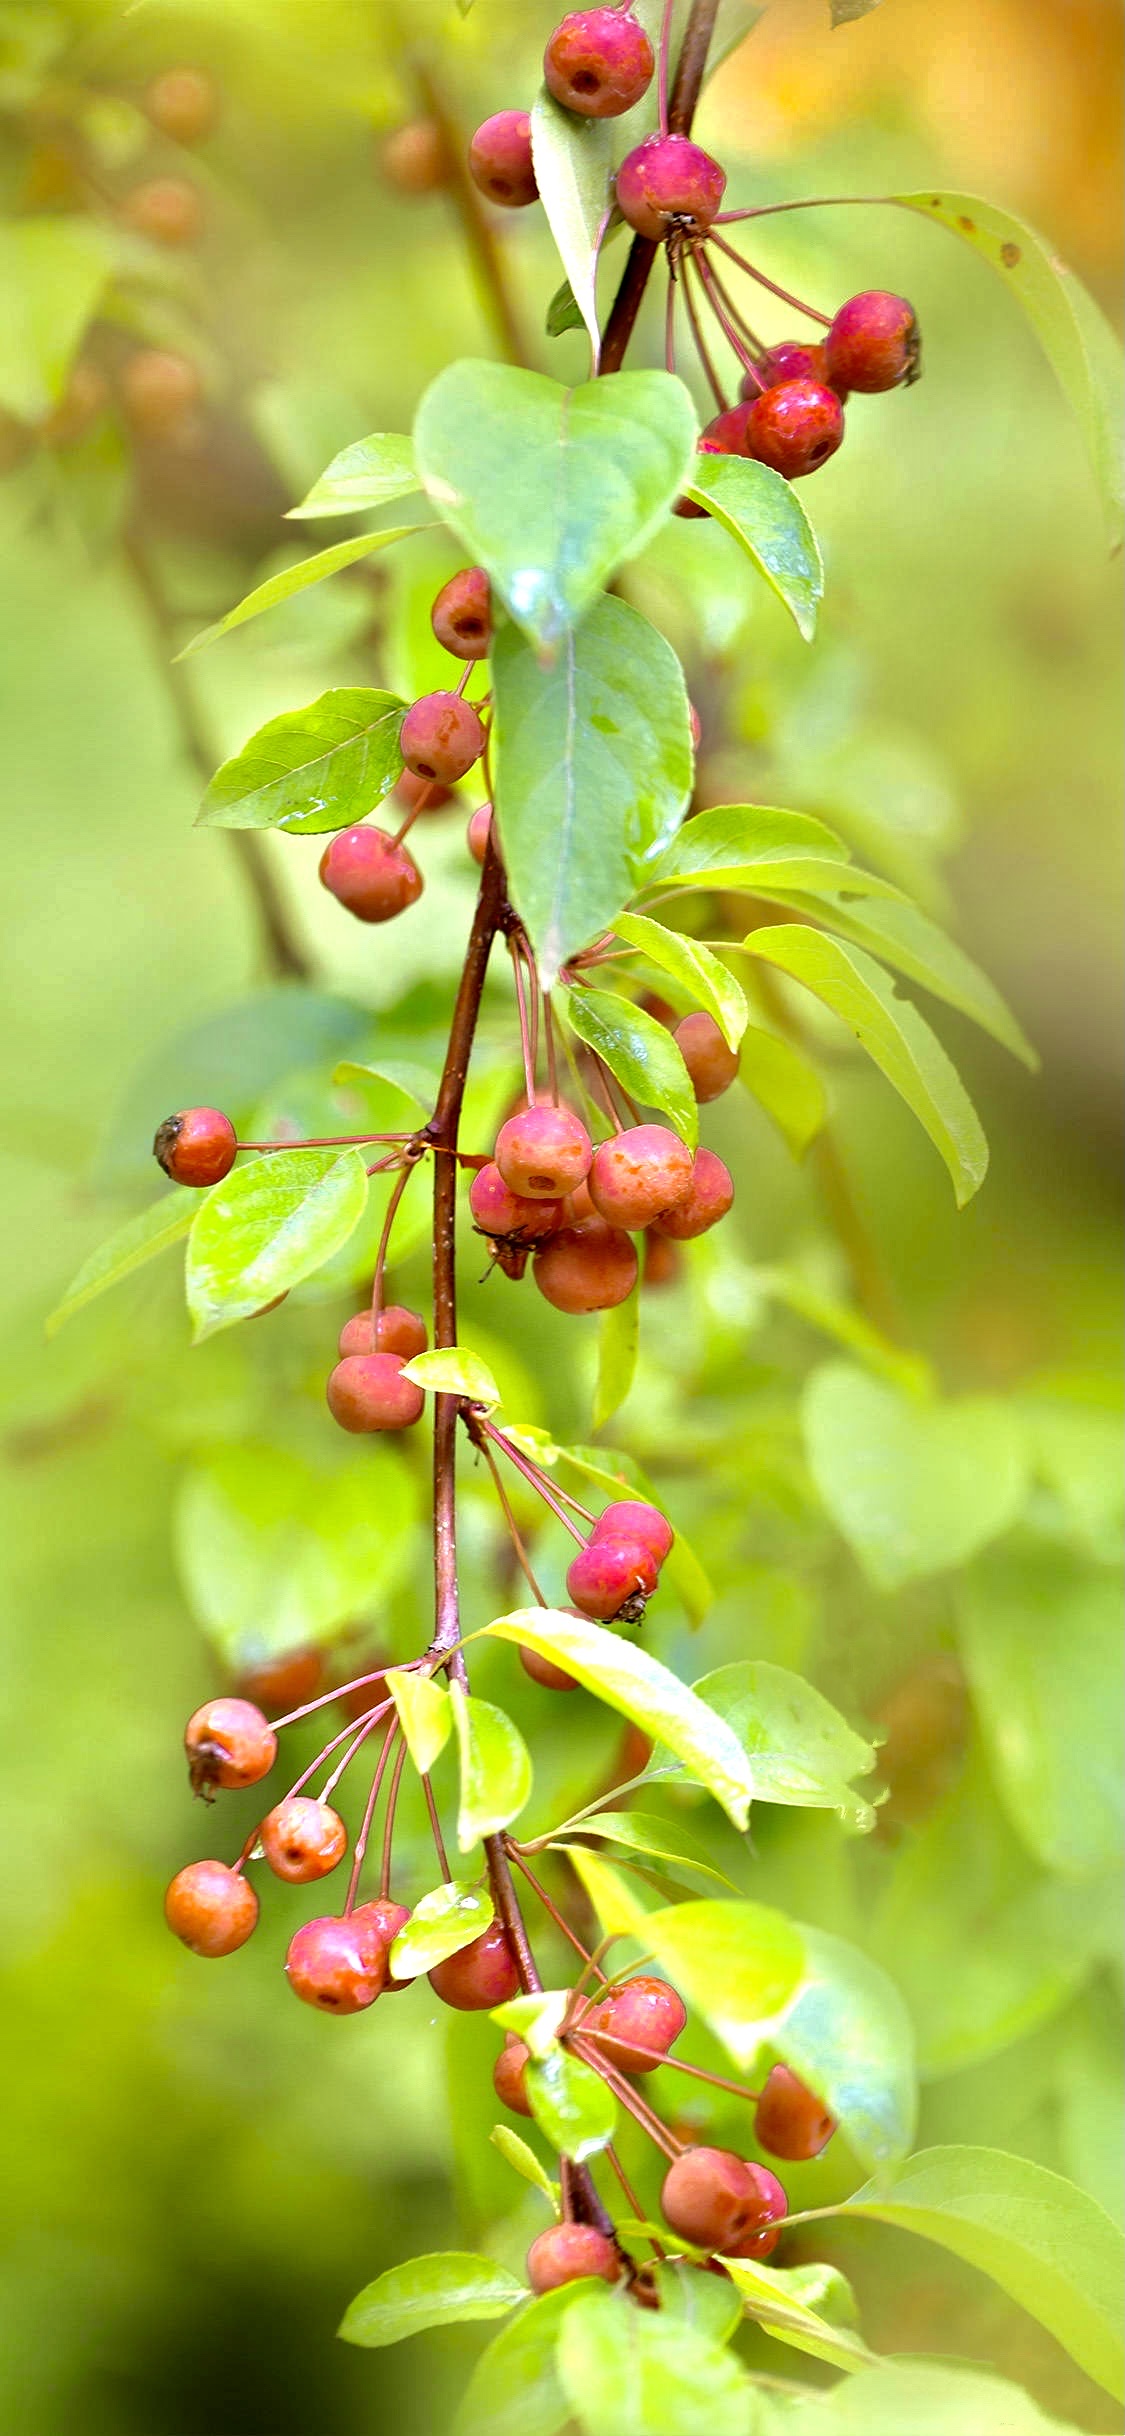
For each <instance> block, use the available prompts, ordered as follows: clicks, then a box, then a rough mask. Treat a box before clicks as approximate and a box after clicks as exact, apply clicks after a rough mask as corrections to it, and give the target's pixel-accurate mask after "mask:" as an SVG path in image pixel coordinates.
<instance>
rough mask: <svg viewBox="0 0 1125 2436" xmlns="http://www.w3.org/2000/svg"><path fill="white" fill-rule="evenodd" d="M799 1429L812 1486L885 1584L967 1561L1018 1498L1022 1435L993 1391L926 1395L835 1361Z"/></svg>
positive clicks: (810, 1393)
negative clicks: (952, 1397) (947, 1398)
mask: <svg viewBox="0 0 1125 2436" xmlns="http://www.w3.org/2000/svg"><path fill="white" fill-rule="evenodd" d="M804 1426H805V1443H806V1447H807V1450H808V1458H809V1463H810V1465H811V1467H812V1473H813V1478H814V1479H815V1481H816V1485H817V1488H818V1489H819V1491H820V1494H821V1496H822V1498H823V1499H824V1503H825V1505H826V1506H827V1508H828V1511H829V1513H830V1515H831V1516H832V1519H833V1522H834V1523H835V1524H836V1526H837V1529H838V1530H839V1531H841V1532H842V1533H843V1536H844V1538H845V1539H846V1540H847V1542H848V1544H849V1546H850V1547H851V1549H852V1550H853V1553H854V1554H855V1555H856V1557H858V1559H859V1562H860V1564H861V1565H862V1566H863V1568H864V1571H865V1573H867V1574H868V1575H869V1577H870V1579H871V1580H872V1581H873V1582H874V1583H875V1585H876V1587H877V1588H878V1589H880V1590H898V1589H900V1588H901V1586H902V1584H903V1583H904V1582H909V1581H916V1580H924V1579H926V1578H927V1577H928V1576H929V1575H931V1574H936V1573H946V1572H949V1571H951V1570H953V1569H954V1568H955V1567H957V1566H959V1565H963V1564H964V1563H965V1562H966V1560H967V1559H968V1558H969V1557H970V1556H973V1555H975V1553H976V1551H977V1549H978V1548H983V1547H984V1546H986V1545H987V1543H988V1541H989V1540H992V1539H996V1538H997V1537H998V1535H999V1534H1000V1532H1001V1531H1005V1530H1007V1528H1008V1526H1009V1524H1011V1523H1012V1522H1014V1520H1015V1518H1016V1515H1017V1514H1018V1512H1019V1510H1020V1507H1021V1505H1022V1503H1023V1498H1024V1492H1025V1487H1026V1466H1027V1457H1026V1447H1025V1444H1024V1439H1023V1434H1022V1432H1021V1429H1020V1426H1019V1423H1018V1421H1017V1419H1016V1417H1015V1415H1014V1414H1013V1412H1012V1410H1011V1407H1010V1406H1009V1405H1006V1404H1002V1403H1001V1402H999V1400H998V1399H995V1398H992V1397H989V1396H972V1397H966V1398H963V1399H962V1400H960V1401H958V1402H956V1403H951V1404H940V1403H936V1402H933V1403H931V1402H922V1401H919V1400H918V1399H917V1398H916V1397H913V1396H909V1395H904V1394H902V1393H900V1392H899V1391H898V1390H896V1389H895V1388H893V1387H891V1386H888V1385H886V1384H885V1383H884V1382H883V1381H882V1380H880V1379H873V1378H871V1377H870V1376H869V1375H868V1373H867V1372H866V1371H862V1370H857V1369H854V1368H853V1367H852V1365H851V1364H850V1363H846V1362H829V1363H827V1364H826V1365H825V1367H824V1368H823V1369H822V1370H818V1371H817V1372H815V1374H814V1376H813V1377H812V1378H811V1379H810V1381H809V1384H808V1387H807V1389H806V1391H805V1400H804Z"/></svg>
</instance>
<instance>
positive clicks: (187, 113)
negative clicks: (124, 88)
mask: <svg viewBox="0 0 1125 2436" xmlns="http://www.w3.org/2000/svg"><path fill="white" fill-rule="evenodd" d="M145 109H146V110H147V112H148V115H149V117H150V119H151V120H152V123H153V126H154V127H155V128H156V129H157V131H158V133H159V134H160V135H166V136H167V138H168V141H169V143H171V144H184V145H191V144H202V143H203V141H204V139H205V137H207V136H209V135H210V133H211V130H212V128H213V127H214V125H215V122H216V120H217V118H218V115H219V91H218V86H217V85H216V84H215V82H214V80H213V78H212V77H210V76H208V74H207V72H206V69H204V68H165V69H164V70H163V73H162V74H161V75H159V76H155V77H154V78H153V81H152V83H151V84H150V86H149V88H148V91H147V93H146V94H145Z"/></svg>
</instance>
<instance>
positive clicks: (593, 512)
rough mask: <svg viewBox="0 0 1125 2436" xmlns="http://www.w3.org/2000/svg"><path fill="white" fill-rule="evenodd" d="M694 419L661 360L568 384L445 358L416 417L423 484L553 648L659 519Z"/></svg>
mask: <svg viewBox="0 0 1125 2436" xmlns="http://www.w3.org/2000/svg"><path fill="white" fill-rule="evenodd" d="M697 428H698V425H697V422H696V415H695V408H694V406H693V405H692V402H691V398H690V396H689V394H688V392H687V390H686V389H685V388H684V385H683V383H682V381H678V380H676V379H675V377H674V375H673V374H671V373H669V372H618V373H615V375H614V377H613V379H612V380H605V381H589V382H587V383H585V385H584V386H583V387H581V388H578V389H564V388H563V387H562V386H561V384H560V383H559V382H557V381H551V380H548V379H546V378H545V376H544V375H543V374H542V373H541V372H523V371H519V370H517V369H516V368H515V367H513V366H512V365H510V364H488V363H476V362H469V363H458V364H450V365H449V366H447V368H446V370H445V371H444V372H441V373H439V375H438V377H437V380H436V381H434V382H433V383H432V385H431V387H430V388H429V389H428V390H427V391H426V394H425V397H424V398H423V400H422V403H421V406H420V407H419V410H418V417H417V421H416V423H415V427H414V438H415V445H416V448H417V452H418V465H419V470H420V472H421V475H422V479H423V482H424V484H425V488H426V490H427V492H428V494H429V496H430V498H431V499H432V500H433V503H434V505H435V507H436V508H437V509H438V512H439V514H440V515H442V516H443V517H444V518H445V520H446V523H447V524H449V525H451V526H452V528H453V531H454V532H455V533H456V534H457V536H458V539H459V540H460V541H462V542H463V543H464V544H465V547H466V549H467V550H468V551H469V552H470V555H471V556H472V558H473V559H474V560H476V561H477V562H478V563H479V564H480V565H481V566H483V567H486V568H487V570H488V574H489V576H490V578H491V581H492V583H493V585H494V586H495V589H496V591H497V592H498V593H499V595H500V598H501V600H502V601H503V602H504V605H505V607H506V609H507V610H508V611H509V613H510V615H511V616H512V617H513V618H514V619H515V621H516V624H517V625H518V626H520V627H522V629H523V632H524V633H525V634H526V635H527V637H528V638H529V640H530V641H531V642H532V643H533V644H534V645H535V646H536V648H537V649H538V650H540V651H550V652H554V651H556V650H557V649H558V646H559V644H560V643H561V641H562V638H563V636H564V634H566V633H567V631H568V630H569V629H570V628H571V627H573V626H575V625H577V624H578V622H579V620H580V619H581V617H582V616H583V613H584V612H585V611H586V610H587V609H589V608H590V607H591V605H592V603H593V601H594V599H595V597H596V595H597V593H598V592H600V591H601V589H602V587H603V585H604V584H605V583H606V581H607V580H608V578H609V577H610V576H611V575H612V574H613V572H614V570H615V568H617V567H618V566H620V564H621V562H622V560H623V559H626V558H632V557H634V556H635V555H636V553H637V551H638V550H641V549H643V548H644V545H645V543H646V541H648V540H650V539H651V537H652V535H653V534H654V533H655V532H657V531H658V530H659V527H660V525H661V524H662V523H663V521H664V518H665V516H666V514H667V512H668V510H669V508H670V507H671V506H672V504H673V501H674V500H675V498H676V497H677V494H678V492H679V491H680V489H681V487H682V484H683V479H684V475H685V473H686V472H687V468H688V465H689V464H690V462H691V459H692V456H693V453H694V448H695V437H696V431H697Z"/></svg>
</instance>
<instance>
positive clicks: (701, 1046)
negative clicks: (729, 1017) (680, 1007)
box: [672, 1008, 738, 1107]
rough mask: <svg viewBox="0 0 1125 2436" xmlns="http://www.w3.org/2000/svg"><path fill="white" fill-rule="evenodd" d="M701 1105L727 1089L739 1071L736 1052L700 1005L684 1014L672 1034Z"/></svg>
mask: <svg viewBox="0 0 1125 2436" xmlns="http://www.w3.org/2000/svg"><path fill="white" fill-rule="evenodd" d="M672 1037H673V1039H674V1041H675V1043H676V1047H677V1048H678V1050H679V1052H680V1055H681V1057H682V1058H683V1061H684V1064H685V1066H686V1067H687V1070H688V1074H689V1076H690V1078H691V1087H692V1090H693V1091H694V1093H695V1096H696V1099H697V1100H698V1102H699V1104H700V1106H701V1107H704V1106H705V1105H706V1103H707V1101H708V1100H717V1099H719V1098H721V1096H722V1094H723V1092H724V1091H729V1089H730V1086H731V1084H732V1083H733V1081H734V1079H735V1076H736V1074H737V1073H738V1051H737V1049H732V1048H729V1047H728V1045H727V1042H726V1041H725V1040H724V1038H723V1035H722V1033H721V1031H720V1030H719V1026H718V1024H717V1023H716V1021H715V1018H714V1016H713V1015H707V1014H705V1013H704V1011H703V1010H702V1008H700V1009H698V1010H697V1011H696V1013H695V1014H693V1015H685V1016H684V1019H683V1022H682V1023H678V1024H677V1025H676V1029H675V1032H674V1033H673V1035H672Z"/></svg>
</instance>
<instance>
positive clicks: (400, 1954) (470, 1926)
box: [390, 1878, 493, 1979]
mask: <svg viewBox="0 0 1125 2436" xmlns="http://www.w3.org/2000/svg"><path fill="white" fill-rule="evenodd" d="M492 1921H493V1909H492V1897H491V1895H490V1894H489V1892H488V1889H487V1887H481V1886H473V1885H470V1884H469V1883H468V1881H467V1880H465V1879H459V1878H451V1879H450V1880H449V1881H448V1883H447V1884H446V1885H444V1886H435V1887H434V1888H433V1890H432V1892H431V1893H430V1894H428V1895H423V1896H422V1897H421V1900H420V1901H419V1902H418V1903H416V1904H415V1906H414V1910H413V1913H412V1915H411V1917H410V1919H409V1920H408V1921H407V1923H406V1926H405V1928H402V1929H400V1930H399V1933H398V1936H397V1937H396V1938H395V1941H394V1944H393V1945H392V1947H391V1951H390V1966H391V1974H392V1977H393V1978H395V1979H418V1978H420V1977H421V1974H422V1972H423V1971H432V1970H433V1968H434V1965H435V1963H438V1962H444V1961H445V1960H446V1959H447V1957H448V1956H449V1955H450V1954H459V1953H460V1951H461V1948H462V1946H463V1945H471V1944H472V1942H473V1939H474V1937H483V1935H484V1932H485V1930H486V1929H487V1928H491V1926H492Z"/></svg>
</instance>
